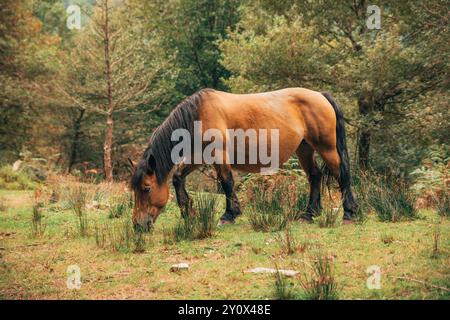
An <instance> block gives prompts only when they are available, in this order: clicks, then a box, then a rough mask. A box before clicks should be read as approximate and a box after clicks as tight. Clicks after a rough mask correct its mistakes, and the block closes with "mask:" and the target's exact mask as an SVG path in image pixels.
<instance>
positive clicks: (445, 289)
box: [388, 276, 450, 292]
mask: <svg viewBox="0 0 450 320" xmlns="http://www.w3.org/2000/svg"><path fill="white" fill-rule="evenodd" d="M388 277H389V278H393V279H396V280H406V281H411V282H417V283H420V284H423V285H424V286H426V287H431V288H436V289H441V290H444V291H447V292H450V289H449V288H446V287H440V286H436V285H433V284H429V283H426V282H425V281H422V280H418V279H413V278H409V277H396V276H388Z"/></svg>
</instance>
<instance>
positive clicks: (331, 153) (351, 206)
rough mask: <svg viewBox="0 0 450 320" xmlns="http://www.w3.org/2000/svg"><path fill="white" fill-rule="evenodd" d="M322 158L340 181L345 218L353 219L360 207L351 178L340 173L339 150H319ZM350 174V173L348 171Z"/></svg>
mask: <svg viewBox="0 0 450 320" xmlns="http://www.w3.org/2000/svg"><path fill="white" fill-rule="evenodd" d="M317 152H318V153H319V154H320V156H321V157H322V159H323V160H324V161H325V163H326V165H327V167H328V169H329V170H330V171H331V173H332V175H333V177H334V178H336V180H337V181H338V183H339V188H340V190H341V195H342V200H343V207H344V220H351V219H352V217H353V216H354V215H355V212H356V210H357V208H358V205H357V204H356V201H355V199H354V196H353V192H352V189H351V186H350V179H349V176H348V177H341V175H340V172H341V171H340V165H341V158H340V156H339V154H338V152H337V150H333V149H324V150H320V149H319V150H317ZM346 174H347V175H349V173H346Z"/></svg>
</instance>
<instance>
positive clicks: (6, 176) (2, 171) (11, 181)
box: [0, 165, 38, 190]
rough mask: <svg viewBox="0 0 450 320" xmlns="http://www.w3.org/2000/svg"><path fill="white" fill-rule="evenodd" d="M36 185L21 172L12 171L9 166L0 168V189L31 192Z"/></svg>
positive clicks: (25, 173)
mask: <svg viewBox="0 0 450 320" xmlns="http://www.w3.org/2000/svg"><path fill="white" fill-rule="evenodd" d="M37 185H38V184H37V182H35V181H33V180H32V178H31V177H30V176H29V175H28V174H27V172H25V171H23V170H18V171H13V169H12V167H11V166H10V165H5V166H3V167H2V168H0V189H7V190H33V189H35V188H36V187H37Z"/></svg>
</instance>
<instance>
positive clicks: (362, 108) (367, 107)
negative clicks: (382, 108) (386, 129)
mask: <svg viewBox="0 0 450 320" xmlns="http://www.w3.org/2000/svg"><path fill="white" fill-rule="evenodd" d="M372 105H373V104H372V103H371V99H370V98H369V97H361V98H360V99H359V100H358V110H359V114H360V115H361V117H362V118H365V117H367V116H368V115H369V114H370V113H371V111H372V110H373V108H372ZM371 136H372V130H371V128H370V126H368V125H367V124H366V123H363V125H362V127H361V129H360V132H359V137H358V164H359V167H360V168H361V169H363V170H366V169H368V168H369V163H370V139H371Z"/></svg>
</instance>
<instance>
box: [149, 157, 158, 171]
mask: <svg viewBox="0 0 450 320" xmlns="http://www.w3.org/2000/svg"><path fill="white" fill-rule="evenodd" d="M148 167H149V168H150V170H151V171H152V172H155V169H156V159H155V157H154V156H153V154H150V156H149V157H148Z"/></svg>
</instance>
